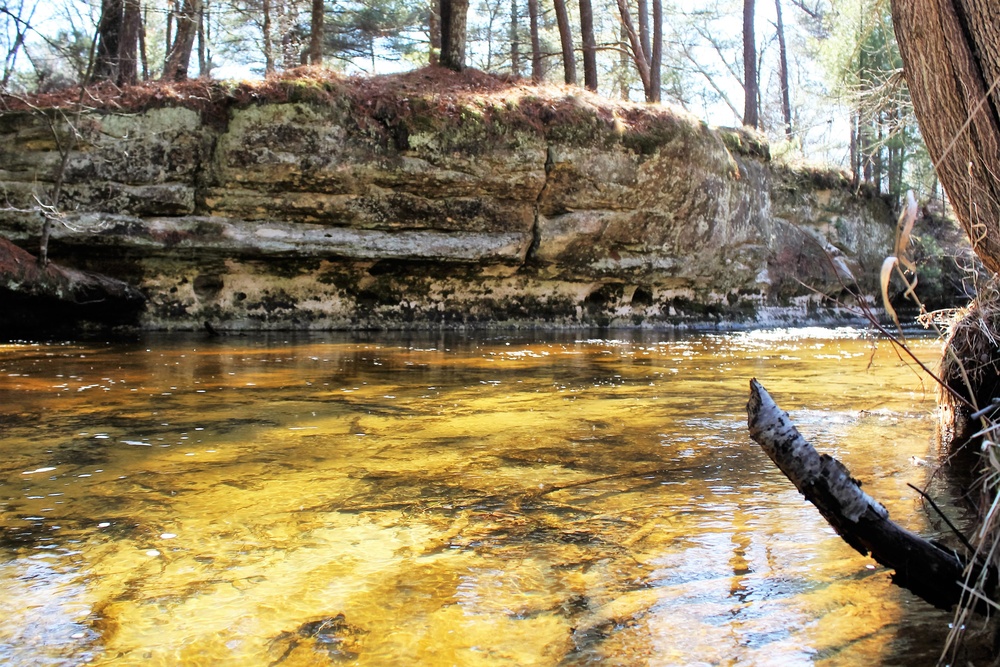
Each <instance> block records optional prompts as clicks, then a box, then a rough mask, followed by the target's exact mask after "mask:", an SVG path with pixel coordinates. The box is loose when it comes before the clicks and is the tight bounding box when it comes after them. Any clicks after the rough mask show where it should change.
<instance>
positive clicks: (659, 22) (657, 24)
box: [647, 0, 663, 102]
mask: <svg viewBox="0 0 1000 667" xmlns="http://www.w3.org/2000/svg"><path fill="white" fill-rule="evenodd" d="M649 60H650V62H649V88H650V91H651V92H652V96H651V97H650V99H649V100H647V101H649V102H659V101H660V88H661V87H662V86H661V85H660V70H661V68H662V66H663V0H653V53H652V54H651V55H650V57H649Z"/></svg>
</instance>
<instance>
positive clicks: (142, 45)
mask: <svg viewBox="0 0 1000 667" xmlns="http://www.w3.org/2000/svg"><path fill="white" fill-rule="evenodd" d="M147 10H148V5H147V8H146V9H144V10H143V12H142V21H141V22H140V23H139V60H140V62H141V63H142V80H143V81H149V52H148V51H147V50H146V25H147V24H148V20H147V19H148V16H149V13H148V11H147Z"/></svg>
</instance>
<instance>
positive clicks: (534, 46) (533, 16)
mask: <svg viewBox="0 0 1000 667" xmlns="http://www.w3.org/2000/svg"><path fill="white" fill-rule="evenodd" d="M528 22H529V26H528V28H529V30H530V31H531V80H532V81H536V82H538V81H541V80H542V78H544V76H545V73H544V72H543V71H542V41H541V38H540V37H539V36H538V0H528Z"/></svg>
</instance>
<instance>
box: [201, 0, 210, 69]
mask: <svg viewBox="0 0 1000 667" xmlns="http://www.w3.org/2000/svg"><path fill="white" fill-rule="evenodd" d="M203 2H205V3H206V4H205V5H203V6H202V10H201V13H200V14H198V76H208V74H209V70H210V69H211V67H210V66H209V64H208V36H207V35H206V33H205V29H206V26H205V18H206V17H205V14H206V12H207V11H208V5H207V3H208V0H203Z"/></svg>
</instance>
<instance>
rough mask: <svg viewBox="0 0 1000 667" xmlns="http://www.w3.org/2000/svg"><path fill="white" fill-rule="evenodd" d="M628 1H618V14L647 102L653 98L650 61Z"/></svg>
mask: <svg viewBox="0 0 1000 667" xmlns="http://www.w3.org/2000/svg"><path fill="white" fill-rule="evenodd" d="M625 2H626V0H618V13H619V14H620V15H621V20H622V27H624V28H625V34H627V35H628V40H629V45H630V46H631V47H632V61H633V62H634V63H635V67H636V69H637V70H638V71H639V79H640V80H641V81H642V89H643V91H644V92H645V94H646V101H647V102H649V101H651V100H652V97H653V87H652V78H651V76H650V71H649V60H648V59H647V57H646V53H645V51H643V50H642V38H641V37H640V36H639V33H638V32H636V29H635V24H634V23H632V15H631V14H630V13H629V10H628V5H627V4H625Z"/></svg>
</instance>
